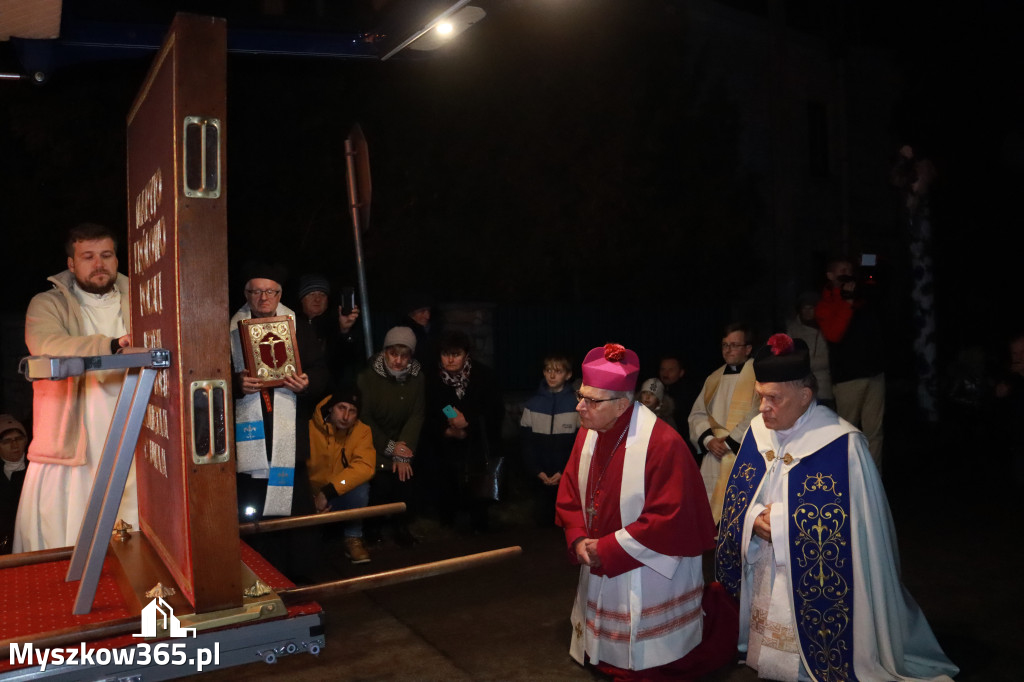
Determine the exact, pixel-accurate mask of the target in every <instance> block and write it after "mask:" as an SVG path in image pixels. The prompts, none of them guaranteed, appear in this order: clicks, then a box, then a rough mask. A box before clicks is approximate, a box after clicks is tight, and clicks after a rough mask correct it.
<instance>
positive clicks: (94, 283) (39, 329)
mask: <svg viewBox="0 0 1024 682" xmlns="http://www.w3.org/2000/svg"><path fill="white" fill-rule="evenodd" d="M66 250H67V256H68V260H67V263H68V269H67V270H65V271H64V272H61V273H59V274H57V275H54V276H52V277H50V278H49V281H50V282H52V283H53V289H51V290H49V291H46V292H43V293H41V294H37V295H36V296H34V297H33V298H32V301H31V303H29V307H28V313H27V314H26V317H25V344H26V345H27V346H28V350H29V353H31V354H32V355H54V356H94V355H109V354H112V353H115V352H118V351H119V350H122V349H126V348H127V347H128V346H130V340H129V336H128V325H129V323H130V320H131V318H130V315H129V312H128V278H127V277H125V276H124V275H121V274H118V272H117V242H116V240H115V238H114V235H113V233H112V232H111V231H110V230H109V229H108V228H106V227H103V226H101V225H95V224H92V223H85V224H82V225H79V226H77V227H75V228H73V229H72V230H71V231H70V233H69V237H68V241H67V243H66ZM123 379H124V370H103V371H93V372H86V373H85V374H83V375H81V376H77V377H68V378H67V379H64V380H62V381H48V380H44V381H36V382H34V383H33V384H32V391H33V400H32V411H33V418H32V421H33V428H32V431H33V434H34V437H33V439H32V442H31V443H30V444H29V448H28V460H29V466H28V471H27V472H26V474H25V485H24V488H23V489H22V493H21V502H20V503H19V505H18V518H17V521H16V526H15V534H14V551H15V552H32V551H36V550H40V549H50V548H53V547H66V546H69V545H74V544H75V542H76V541H77V539H78V532H79V530H80V529H81V525H82V519H83V517H84V516H85V508H86V506H87V505H88V502H89V493H90V491H91V490H92V484H93V478H94V476H95V472H96V469H97V467H98V466H99V460H100V456H101V455H102V454H103V446H104V443H105V442H106V437H107V431H108V429H109V428H110V420H111V417H112V416H113V413H114V406H115V405H116V403H117V396H118V394H119V393H120V390H121V382H122V381H123ZM117 517H118V518H119V519H123V520H124V521H126V522H127V523H130V524H132V526H133V527H135V528H138V525H139V510H138V501H137V498H136V489H135V463H134V461H133V462H132V467H131V470H130V471H129V475H128V481H127V483H126V485H125V491H124V495H123V496H122V498H121V506H120V509H119V510H118V515H117Z"/></svg>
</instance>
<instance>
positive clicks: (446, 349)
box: [0, 224, 1024, 680]
mask: <svg viewBox="0 0 1024 682" xmlns="http://www.w3.org/2000/svg"><path fill="white" fill-rule="evenodd" d="M116 249H117V242H116V238H115V237H114V235H113V234H112V233H111V232H110V230H108V229H106V228H105V227H103V226H99V225H94V224H84V225H80V226H78V227H76V228H74V229H73V230H72V231H71V232H70V234H69V237H68V240H67V243H66V251H67V270H65V271H64V272H62V273H60V274H58V275H55V276H53V277H51V278H50V281H51V283H52V285H53V286H52V288H51V289H50V290H49V291H46V292H44V293H41V294H39V295H37V296H36V297H35V298H34V299H33V300H32V303H31V305H30V307H29V310H28V315H27V318H26V340H27V344H28V349H29V352H30V353H31V354H33V355H102V354H110V353H117V352H130V351H131V350H133V348H132V339H131V335H130V333H129V332H130V330H129V327H130V324H129V322H130V319H129V316H128V314H127V308H126V305H127V289H126V286H127V284H126V280H127V278H126V277H125V276H124V275H121V274H119V273H118V272H117V268H118V262H117V258H116ZM824 274H825V280H826V284H825V287H824V289H823V290H822V291H821V292H820V293H819V292H809V293H804V294H801V295H800V297H799V299H798V300H797V302H796V306H795V314H794V316H793V317H792V319H790V320H788V321H787V324H786V326H785V329H786V332H785V333H778V334H774V335H772V336H771V337H770V338H768V340H767V343H765V344H757V343H755V338H754V334H753V332H752V330H751V329H750V328H749V327H748V326H747V325H745V324H743V323H739V322H737V323H732V324H729V325H727V326H726V327H725V328H724V329H723V331H722V334H721V345H720V350H721V355H722V360H723V364H722V365H721V366H720V367H719V368H718V369H716V370H715V371H714V372H712V373H711V374H710V375H709V376H707V377H706V378H705V380H704V381H703V384H702V385H701V383H700V382H699V380H697V379H696V378H694V377H692V376H688V375H687V374H686V370H685V366H684V363H683V362H682V359H681V358H680V357H679V356H678V355H674V354H670V353H667V354H665V355H664V356H662V357H661V358H659V364H658V371H657V376H651V377H648V378H646V379H644V380H643V381H640V378H641V377H640V367H641V363H640V360H639V358H638V357H637V355H636V353H634V352H633V351H631V350H629V349H627V348H625V347H623V346H620V345H618V344H606V345H605V346H599V347H597V348H594V349H593V350H591V351H590V352H589V353H588V354H587V355H586V357H585V358H584V360H583V362H582V363H581V365H579V366H577V365H576V364H574V362H573V360H572V358H571V357H569V356H568V355H565V354H563V353H560V352H551V353H549V354H548V355H547V356H546V357H544V358H543V361H542V363H541V364H540V366H539V367H538V369H539V370H540V374H541V377H540V383H539V386H538V388H537V391H536V392H535V394H534V395H532V396H531V397H530V398H528V399H527V400H526V401H525V402H524V403H523V405H522V413H521V417H520V421H519V438H518V441H519V443H520V447H521V452H520V456H521V464H522V467H521V468H522V471H524V472H525V474H526V476H527V480H528V481H529V484H530V494H531V497H532V501H533V509H534V512H535V520H536V522H537V523H538V524H540V525H548V526H550V525H551V524H552V523H555V524H557V525H558V526H560V527H561V528H562V529H563V530H564V532H565V540H566V543H567V550H568V557H569V559H570V560H571V561H572V562H575V563H578V564H579V565H580V566H581V574H580V582H579V590H578V593H577V598H576V604H575V606H574V608H573V610H572V618H571V620H572V624H573V633H572V644H571V649H570V651H571V654H572V656H573V657H574V658H576V660H578V661H579V662H580V663H590V664H593V665H595V666H596V667H597V668H598V669H599V670H602V671H603V672H604V673H606V674H608V675H610V676H612V677H613V678H615V679H692V678H697V677H699V676H700V675H701V674H705V673H706V672H709V671H711V670H713V669H715V668H716V667H720V666H721V665H724V664H726V663H728V662H729V660H735V658H736V654H737V651H738V652H739V654H740V657H741V658H742V659H743V660H745V661H746V663H747V664H748V665H749V666H751V667H753V668H755V669H757V670H758V672H759V675H761V676H762V677H767V678H769V679H780V680H798V679H847V678H851V679H852V678H853V677H857V678H859V679H892V678H898V679H918V678H922V679H923V678H928V679H931V678H937V679H943V678H942V676H943V675H953V674H955V673H956V667H955V666H953V665H952V664H951V663H950V662H949V661H948V659H946V658H945V656H944V655H943V653H942V651H941V649H940V648H939V646H938V644H937V642H936V641H935V639H934V637H933V635H932V633H931V631H930V629H929V627H928V625H927V622H926V621H925V619H924V618H923V616H922V615H921V614H920V612H919V610H918V609H917V606H916V604H915V603H914V602H913V600H912V599H911V598H910V596H909V594H907V593H906V591H905V590H904V589H903V587H902V584H901V583H900V576H899V563H898V556H897V552H896V543H895V537H894V535H893V531H892V522H891V518H890V516H889V511H888V505H887V501H886V494H885V489H884V487H883V485H882V479H881V469H882V442H883V427H882V424H883V416H884V410H885V400H884V397H885V375H884V361H883V355H882V348H881V347H879V346H878V339H880V338H881V335H880V333H879V330H878V327H879V321H878V316H877V312H876V311H875V310H874V308H873V306H872V302H871V301H870V300H869V299H868V298H866V297H865V296H863V292H862V291H860V289H859V282H858V279H857V277H856V274H855V264H854V263H852V262H851V261H849V260H847V259H836V260H834V261H832V262H831V263H829V265H828V267H827V269H826V272H825V273H824ZM244 280H245V284H244V291H243V293H244V296H245V303H244V304H243V305H242V306H241V307H240V308H239V309H238V310H237V311H236V312H235V313H234V314H233V316H232V317H231V319H230V322H229V327H228V334H229V335H230V337H231V356H232V357H231V361H232V367H233V370H234V386H233V394H234V398H235V404H234V420H235V424H234V427H235V429H234V433H235V446H236V447H235V459H236V471H237V473H236V478H237V498H238V514H239V519H240V520H241V521H252V520H259V519H262V518H268V517H286V516H295V515H307V514H319V513H327V512H334V511H344V510H351V509H357V508H362V507H366V506H368V505H382V504H388V503H394V502H401V503H404V504H405V511H404V512H402V513H397V514H392V515H388V516H386V517H379V518H376V517H375V518H370V519H367V520H366V521H365V522H364V521H357V520H351V521H347V522H344V523H343V524H341V525H340V526H339V529H338V530H337V531H336V533H340V534H341V536H340V537H341V539H342V541H343V546H344V553H345V555H346V556H347V557H348V558H349V559H350V560H351V561H352V562H353V563H357V564H362V563H367V562H369V561H371V559H372V550H373V546H374V545H375V544H377V543H380V542H385V541H392V542H394V543H395V544H397V545H399V546H411V545H414V544H417V543H418V542H420V541H422V538H419V537H417V535H416V534H415V525H414V522H415V521H416V520H417V519H418V518H420V517H421V516H423V515H424V514H428V513H430V514H434V515H436V518H437V520H438V522H439V523H440V524H443V525H445V526H449V527H452V528H456V529H459V530H461V531H463V532H472V533H486V532H488V530H489V528H490V525H491V511H492V507H493V505H494V503H495V501H496V499H495V498H496V494H495V488H494V480H493V477H494V476H495V475H496V473H495V471H496V467H495V463H496V462H497V461H499V460H500V459H501V458H502V457H503V456H504V455H505V454H506V450H505V444H504V442H503V438H502V422H503V419H504V418H505V415H506V408H505V402H504V400H503V393H502V390H501V387H500V385H499V383H498V380H497V375H496V373H495V371H494V370H493V368H491V367H489V366H488V365H487V364H486V363H484V362H483V361H482V359H481V358H480V357H479V356H478V354H477V352H476V348H475V347H474V343H473V340H472V338H471V337H470V336H469V335H468V334H467V333H466V331H465V330H462V329H458V328H454V327H453V328H450V329H444V330H442V331H441V332H440V333H438V331H437V329H436V326H437V325H436V324H435V325H431V308H432V302H431V301H430V300H429V298H428V297H426V296H423V295H421V294H415V295H410V296H409V297H407V301H406V303H407V304H406V305H405V306H404V308H405V309H404V310H402V311H401V316H404V319H403V320H402V322H401V323H399V324H397V325H395V326H393V327H392V328H390V329H389V330H388V331H387V333H386V334H385V335H384V337H383V342H382V344H381V346H380V348H379V349H376V350H375V352H372V353H367V350H369V349H365V348H364V347H363V345H362V342H361V341H360V340H359V338H358V336H357V335H356V334H355V333H354V330H355V325H356V323H357V321H358V320H359V317H360V310H359V308H358V306H357V305H352V304H351V302H347V303H342V304H341V305H337V306H335V305H333V304H332V299H331V293H332V292H331V284H330V281H329V280H328V279H327V278H326V277H324V276H322V275H319V274H306V275H304V276H302V277H301V279H299V287H298V291H297V297H296V299H295V300H296V302H297V303H298V305H297V306H296V308H297V310H293V309H292V308H289V307H288V306H286V305H285V304H284V303H283V302H282V301H283V300H285V299H286V298H287V296H286V292H285V288H284V287H285V284H286V280H287V276H286V274H285V273H284V271H283V270H281V269H280V268H279V267H277V266H274V265H270V264H265V263H250V264H248V265H247V266H246V273H245V277H244ZM274 318H283V319H288V320H291V321H292V322H293V329H294V337H293V338H291V339H289V341H290V343H291V344H292V345H293V349H294V351H295V352H296V353H297V355H298V356H299V357H300V358H301V369H296V371H293V372H290V373H287V374H286V375H284V376H283V377H281V378H280V380H279V381H274V382H269V383H268V382H267V381H266V380H265V379H264V378H261V377H259V376H256V375H254V373H253V372H252V370H251V368H250V366H251V364H252V363H251V362H247V361H246V357H245V353H246V352H248V351H247V350H246V348H245V347H244V346H243V344H242V342H241V341H242V339H241V335H240V324H241V323H243V322H247V323H252V322H256V323H259V322H260V321H261V320H272V319H274ZM1010 349H1011V352H1012V357H1013V364H1012V365H1011V366H1010V372H1009V373H1008V374H1007V377H1006V379H1005V380H1004V381H1003V382H1001V383H1000V384H999V385H998V387H997V388H996V395H997V396H999V398H1000V399H1002V400H1003V401H1004V404H1005V405H1006V406H1007V409H1009V410H1014V411H1015V414H1016V413H1019V412H1020V404H1021V397H1022V394H1024V391H1022V389H1021V384H1022V382H1024V378H1022V377H1024V360H1022V358H1024V336H1018V337H1015V338H1014V339H1013V340H1012V341H1011V343H1010ZM577 367H578V368H579V369H580V370H581V371H580V372H579V373H577V371H576V370H577ZM577 375H578V376H577ZM119 384H120V377H119V375H118V373H117V372H109V371H108V372H93V373H87V374H86V375H83V376H79V377H70V378H67V379H65V380H62V381H52V382H36V383H35V384H34V385H33V389H34V405H33V419H32V422H31V425H30V426H31V428H30V429H26V428H25V426H23V424H22V423H21V422H20V421H18V419H16V418H15V417H13V416H11V415H9V414H3V415H0V456H2V458H3V463H4V471H3V476H0V515H2V516H0V520H2V522H3V523H2V524H0V551H2V552H10V551H13V552H24V551H34V550H39V549H48V548H53V547H62V546H67V545H71V544H73V543H74V542H75V539H76V535H77V530H78V527H79V526H80V524H81V519H82V515H83V513H84V509H85V498H86V497H87V495H88V492H89V488H90V486H91V483H92V476H93V475H94V471H95V468H96V465H97V462H98V458H99V454H100V452H101V450H102V447H103V441H104V439H105V437H106V425H108V424H109V422H110V416H111V413H112V410H113V401H114V400H115V399H116V396H117V389H118V387H119ZM30 432H31V433H33V436H34V437H32V438H31V439H30V438H29V435H30ZM26 445H27V448H26ZM1017 447H1018V449H1019V443H1018V444H1017ZM1020 461H1022V459H1021V455H1020V453H1019V452H1018V454H1017V460H1015V462H1017V464H1018V465H1019V463H1020ZM798 465H802V466H798ZM1022 468H1024V466H1020V465H1019V466H1018V469H1017V471H1018V472H1019V471H1020V470H1021V469H1022ZM489 477H490V479H489ZM488 480H489V482H490V489H488V486H487V485H486V483H487V482H488ZM482 482H483V483H484V485H481V483H482ZM137 516H138V512H137V501H136V499H135V489H134V486H133V485H132V479H131V478H130V480H129V485H128V487H127V488H126V490H125V493H124V496H123V499H122V504H121V510H120V512H119V517H120V518H125V519H126V520H128V521H129V522H134V523H135V524H137ZM852 519H856V521H857V523H856V525H851V520H852ZM812 526H813V530H811V528H812ZM323 532H324V531H322V530H321V529H319V528H306V529H300V530H298V531H296V532H293V533H289V534H282V535H281V536H276V535H275V536H273V537H270V536H268V537H266V538H260V537H259V536H257V538H256V539H254V540H253V543H254V544H255V545H256V548H257V549H258V550H259V551H260V552H261V553H263V554H265V555H266V556H267V558H269V559H270V560H271V561H272V563H274V564H275V566H278V567H279V568H281V569H282V570H283V571H284V572H285V573H286V574H289V575H291V576H292V577H294V578H296V579H298V580H303V579H306V578H310V577H311V576H313V577H315V572H312V573H311V572H309V569H310V567H311V565H314V566H315V565H317V564H320V563H322V559H321V556H322V545H323V540H324V536H323V535H322V533H323ZM282 536H283V537H284V538H285V539H280V538H281V537H282ZM815 543H816V544H815ZM811 545H814V546H813V547H812V546H811ZM711 551H714V553H715V576H714V577H715V580H714V581H713V582H709V583H706V582H705V575H704V567H703V566H702V557H703V556H704V555H705V553H709V552H711ZM808 557H812V558H813V560H809V559H808ZM311 579H312V578H311ZM826 640H827V641H826Z"/></svg>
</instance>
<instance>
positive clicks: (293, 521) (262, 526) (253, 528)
mask: <svg viewBox="0 0 1024 682" xmlns="http://www.w3.org/2000/svg"><path fill="white" fill-rule="evenodd" d="M404 511H405V502H392V503H391V504H378V505H376V506H373V507H363V508H361V509H350V510H347V511H337V512H328V513H326V514H311V515H309V516H290V517H288V518H283V519H271V520H270V521H256V522H253V523H243V524H239V526H238V533H239V535H255V534H256V533H271V532H274V531H279V530H288V529H290V528H304V527H306V526H321V525H324V524H328V523H340V522H342V521H355V520H357V519H366V518H370V517H373V516H390V515H391V514H401V513H402V512H404ZM74 549H75V548H74V547H54V548H53V549H41V550H39V551H37V552H22V553H20V554H7V555H5V556H0V570H2V569H5V568H17V567H18V566H32V565H33V564H44V563H46V562H48V561H63V560H64V559H69V558H71V553H72V552H73V551H74Z"/></svg>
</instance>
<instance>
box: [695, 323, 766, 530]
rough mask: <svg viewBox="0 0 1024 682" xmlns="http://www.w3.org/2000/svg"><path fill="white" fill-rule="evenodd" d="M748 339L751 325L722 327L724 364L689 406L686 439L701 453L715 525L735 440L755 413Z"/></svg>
mask: <svg viewBox="0 0 1024 682" xmlns="http://www.w3.org/2000/svg"><path fill="white" fill-rule="evenodd" d="M750 339H751V335H750V329H749V328H747V326H746V325H744V324H741V323H733V324H729V325H727V326H726V327H725V330H724V332H723V334H722V359H723V360H725V364H724V365H722V366H721V367H719V368H718V369H716V370H715V371H714V372H712V373H711V374H710V376H708V378H707V380H706V381H705V382H704V387H703V388H702V389H701V391H700V394H699V395H698V396H697V399H696V400H695V401H694V402H693V407H692V408H691V409H690V417H689V420H688V423H689V430H690V442H691V443H693V444H694V446H695V447H696V448H697V451H698V453H699V454H702V455H703V459H701V462H700V475H701V478H702V479H704V489H705V490H706V491H707V495H708V502H709V503H710V504H711V516H712V517H713V518H714V520H715V523H718V522H719V520H720V519H721V517H722V498H723V496H724V494H725V483H726V482H727V481H728V480H729V472H730V471H731V470H732V463H733V462H734V461H735V460H736V451H737V450H739V447H740V440H741V439H742V438H743V434H744V433H746V431H747V427H748V426H749V425H750V420H751V419H753V417H754V415H756V414H757V394H756V393H755V392H754V369H753V367H752V366H751V364H750V352H751V350H753V346H752V345H751V343H750Z"/></svg>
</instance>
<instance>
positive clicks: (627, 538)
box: [556, 344, 735, 680]
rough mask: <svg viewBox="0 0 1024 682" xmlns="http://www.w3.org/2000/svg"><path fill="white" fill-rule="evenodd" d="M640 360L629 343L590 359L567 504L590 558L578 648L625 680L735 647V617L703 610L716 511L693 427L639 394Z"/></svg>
mask: <svg viewBox="0 0 1024 682" xmlns="http://www.w3.org/2000/svg"><path fill="white" fill-rule="evenodd" d="M639 370H640V363H639V360H638V358H637V355H636V353H634V352H633V351H631V350H627V349H626V348H623V347H622V346H620V345H618V344H607V345H605V346H604V347H598V348H594V349H593V350H591V351H590V352H589V353H588V354H587V356H586V358H585V359H584V361H583V384H582V386H580V389H579V392H578V393H577V397H578V399H579V402H578V404H577V406H576V410H577V412H579V414H580V422H581V425H582V428H581V429H580V430H579V433H578V434H577V436H576V443H575V445H574V446H573V450H572V455H571V456H570V458H569V464H568V465H567V466H566V469H565V473H564V474H563V475H562V478H561V482H560V484H559V490H558V501H557V509H556V513H557V523H558V525H559V526H561V527H562V528H563V529H564V530H565V540H566V544H567V547H568V549H569V554H570V556H571V557H572V558H573V559H574V561H576V562H577V563H579V564H581V570H580V581H579V587H578V589H577V593H576V603H575V605H574V606H573V611H572V627H573V635H572V642H571V645H570V648H569V651H570V654H571V655H572V657H573V658H574V659H575V660H576V661H578V662H579V663H581V664H583V663H585V661H586V659H587V658H589V659H590V661H591V662H592V663H593V664H594V665H596V666H597V669H598V670H600V671H601V672H603V673H605V674H607V675H611V676H613V677H614V678H615V679H617V680H619V679H638V680H639V679H643V680H652V679H691V678H697V677H699V676H700V675H703V674H706V673H708V672H710V671H711V670H714V669H715V668H716V667H718V666H720V665H722V664H724V663H725V662H727V661H728V660H730V659H731V658H732V657H733V656H734V655H735V642H734V641H732V639H733V636H734V634H735V621H733V627H732V628H731V629H730V628H729V627H728V625H723V623H725V622H726V621H725V620H720V621H717V625H716V626H715V627H712V626H711V625H709V623H707V622H705V619H704V617H703V615H702V613H703V611H702V609H707V607H708V605H709V602H708V600H706V599H704V577H703V572H702V569H701V554H702V553H703V552H704V551H705V550H707V549H709V548H710V547H712V546H713V545H714V539H713V538H714V532H715V528H714V524H713V522H712V520H711V512H710V510H709V509H708V503H707V497H706V496H705V495H704V492H703V490H702V489H701V485H700V480H699V477H698V473H697V465H696V464H695V463H694V461H693V457H691V456H690V453H689V449H688V448H687V447H686V445H685V443H684V442H683V439H682V437H681V436H680V435H679V434H678V433H676V431H675V430H674V429H672V428H671V427H670V426H669V425H668V424H666V423H665V422H664V421H662V420H660V419H658V418H657V417H656V416H655V415H654V413H653V412H651V411H650V410H649V409H647V408H646V407H644V406H643V405H642V404H640V403H637V402H634V401H633V397H634V389H635V388H636V380H637V374H638V372H639ZM722 596H723V597H724V594H723V595H722ZM712 610H714V609H712ZM716 645H717V646H716Z"/></svg>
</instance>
